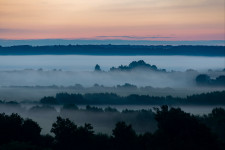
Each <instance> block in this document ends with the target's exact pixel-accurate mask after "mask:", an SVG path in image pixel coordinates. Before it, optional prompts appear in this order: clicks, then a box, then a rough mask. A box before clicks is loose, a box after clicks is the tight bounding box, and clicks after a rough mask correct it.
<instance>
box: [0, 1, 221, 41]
mask: <svg viewBox="0 0 225 150" xmlns="http://www.w3.org/2000/svg"><path fill="white" fill-rule="evenodd" d="M224 5H225V4H224V0H188V1H183V0H0V38H1V39H46V38H50V39H55V38H62V39H128V40H167V41H169V40H225V35H224V34H225V31H224V30H225V29H224V28H225V20H224V19H225V16H224V14H225V10H224V9H225V8H224Z"/></svg>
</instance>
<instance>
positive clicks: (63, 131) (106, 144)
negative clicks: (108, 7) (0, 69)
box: [0, 105, 225, 150]
mask: <svg viewBox="0 0 225 150" xmlns="http://www.w3.org/2000/svg"><path fill="white" fill-rule="evenodd" d="M154 118H155V120H156V121H157V130H156V131H155V132H153V133H151V132H146V133H143V134H138V133H136V132H135V130H134V129H133V127H132V125H131V124H127V123H126V122H123V121H121V122H118V123H116V125H115V127H114V129H113V130H112V134H111V135H108V134H103V133H95V131H94V129H93V126H92V125H91V124H88V123H86V124H84V125H83V126H78V125H76V123H74V122H73V121H71V120H69V119H68V118H62V117H60V116H59V117H57V120H56V121H55V122H54V123H53V124H52V128H51V131H50V132H51V134H52V135H42V134H41V128H40V126H39V125H38V123H37V122H35V121H33V120H31V119H23V118H22V117H20V116H19V115H18V114H11V115H6V114H4V113H2V114H0V150H20V149H21V150H24V149H29V150H62V149H64V150H75V149H83V150H90V149H93V150H95V149H96V150H105V149H108V150H125V149H126V150H129V149H130V150H137V149H141V150H181V149H182V150H223V149H224V148H225V137H224V135H225V110H224V109H222V108H215V109H213V111H212V112H211V113H210V114H208V115H204V116H194V115H191V114H189V113H185V112H184V111H182V110H181V109H180V108H169V107H168V106H166V105H164V106H162V107H161V108H158V109H155V115H154Z"/></svg>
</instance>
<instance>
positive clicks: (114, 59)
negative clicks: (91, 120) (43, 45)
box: [0, 55, 225, 71]
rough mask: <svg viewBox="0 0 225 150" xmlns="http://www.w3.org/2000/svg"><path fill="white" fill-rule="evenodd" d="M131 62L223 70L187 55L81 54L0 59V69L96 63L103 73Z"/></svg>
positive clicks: (213, 60)
mask: <svg viewBox="0 0 225 150" xmlns="http://www.w3.org/2000/svg"><path fill="white" fill-rule="evenodd" d="M135 60H144V61H145V62H146V63H149V64H151V65H156V66H157V67H158V68H162V69H167V70H175V71H185V70H187V69H190V68H191V69H195V70H198V71H205V70H208V69H219V70H221V69H223V68H225V58H224V57H198V56H195V57H191V56H83V55H63V56H62V55H61V56H57V55H54V56H52V55H44V56H0V70H21V69H28V68H29V69H38V68H43V69H45V70H49V69H62V70H69V71H91V70H93V68H94V66H95V65H96V64H99V65H100V66H101V68H102V69H103V70H109V68H110V67H112V66H119V65H121V64H122V65H128V64H129V63H130V62H132V61H135Z"/></svg>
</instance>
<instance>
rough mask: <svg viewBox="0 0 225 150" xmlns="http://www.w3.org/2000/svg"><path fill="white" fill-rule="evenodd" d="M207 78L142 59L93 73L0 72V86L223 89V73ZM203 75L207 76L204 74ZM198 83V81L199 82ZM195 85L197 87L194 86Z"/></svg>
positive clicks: (195, 72) (213, 72) (96, 67)
mask: <svg viewBox="0 0 225 150" xmlns="http://www.w3.org/2000/svg"><path fill="white" fill-rule="evenodd" d="M208 74H209V75H208V78H209V79H207V78H205V79H202V78H200V80H199V76H200V77H201V75H199V72H197V71H195V70H191V69H189V70H187V71H185V72H179V71H170V72H168V71H166V70H165V69H159V68H158V67H157V66H155V65H151V64H148V63H146V62H144V61H143V60H139V61H133V62H131V63H130V64H129V65H121V66H118V67H112V68H111V69H110V70H109V71H101V67H100V66H99V65H96V66H95V71H86V72H84V71H77V72H74V71H61V70H51V71H50V70H49V71H43V70H42V69H38V70H32V69H31V70H14V71H0V83H1V85H0V86H36V85H39V86H49V85H56V86H67V87H71V86H73V85H75V84H81V85H83V86H84V87H90V86H92V85H94V84H96V83H97V84H99V85H104V86H107V87H115V86H116V85H123V84H125V83H130V84H132V85H135V86H137V87H144V86H145V87H147V86H151V87H155V88H166V87H171V88H190V87H198V86H196V85H197V84H198V85H199V83H202V84H201V85H204V86H210V85H213V86H214V87H219V88H221V87H223V86H225V83H224V77H225V72H224V71H211V72H210V73H208ZM206 76H207V75H206ZM209 76H210V77H211V76H212V77H217V79H216V80H215V81H214V79H210V77H209ZM199 81H200V82H199ZM196 83H197V84H196Z"/></svg>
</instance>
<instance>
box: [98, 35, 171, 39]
mask: <svg viewBox="0 0 225 150" xmlns="http://www.w3.org/2000/svg"><path fill="white" fill-rule="evenodd" d="M96 38H127V39H162V38H166V39H167V38H175V37H161V36H96Z"/></svg>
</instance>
